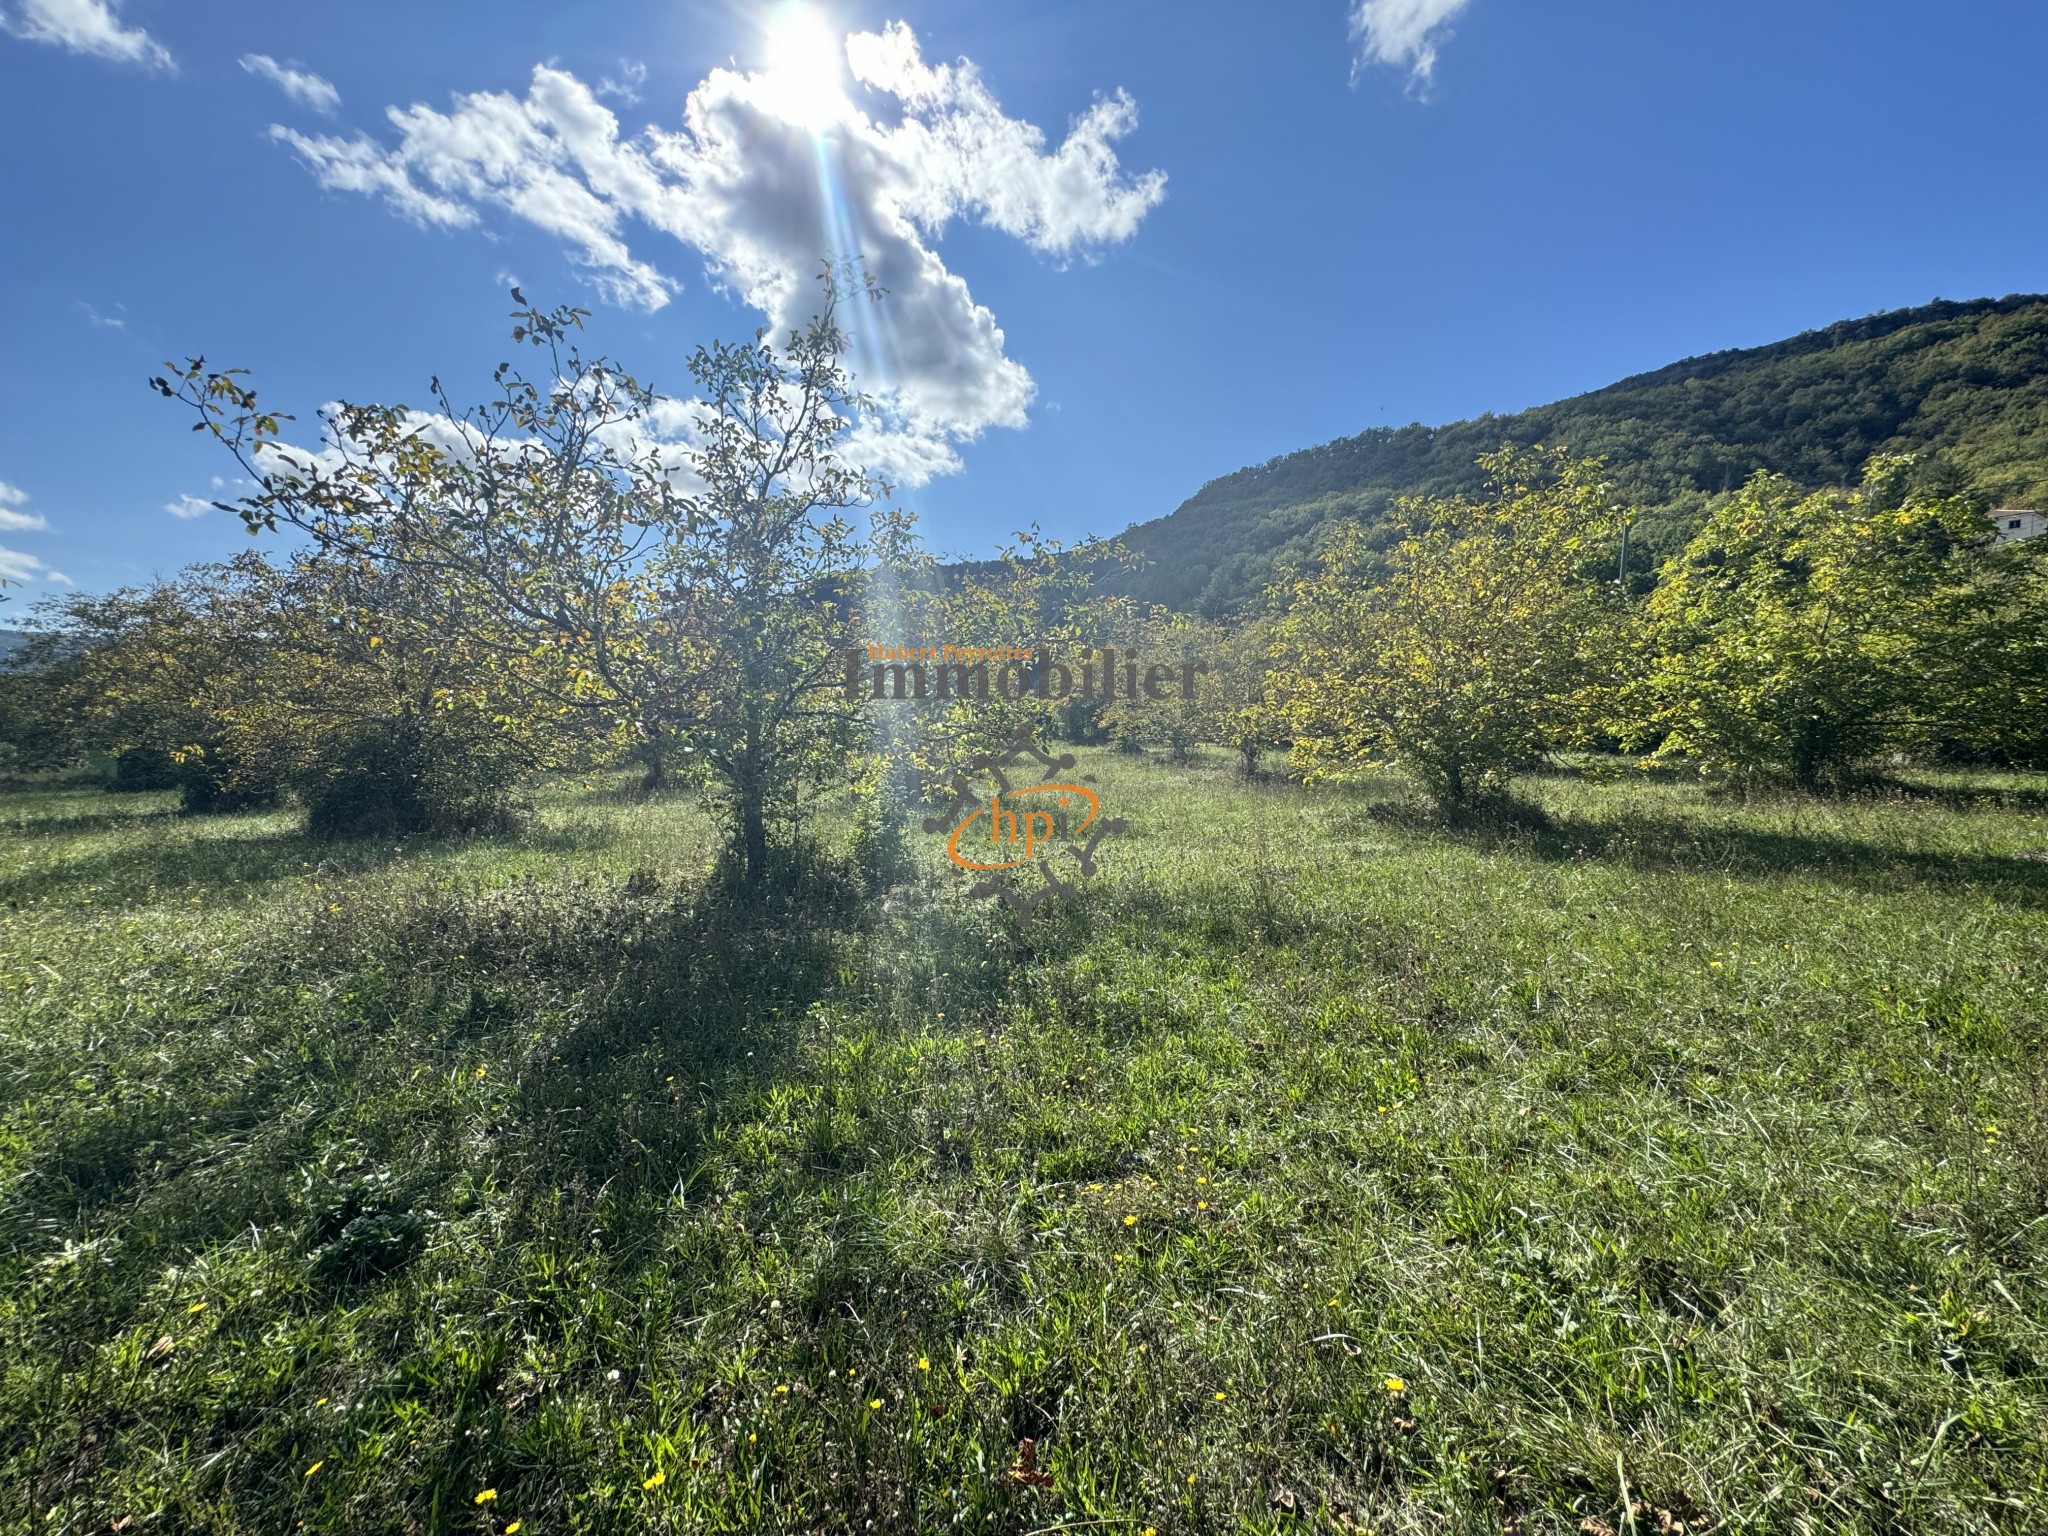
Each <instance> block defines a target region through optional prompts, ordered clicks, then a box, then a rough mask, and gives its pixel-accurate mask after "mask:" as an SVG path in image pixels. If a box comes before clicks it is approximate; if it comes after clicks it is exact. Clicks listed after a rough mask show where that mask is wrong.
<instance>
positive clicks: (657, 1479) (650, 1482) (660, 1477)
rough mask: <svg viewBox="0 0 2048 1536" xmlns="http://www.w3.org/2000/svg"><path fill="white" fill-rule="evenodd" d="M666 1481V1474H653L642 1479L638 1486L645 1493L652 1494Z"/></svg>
mask: <svg viewBox="0 0 2048 1536" xmlns="http://www.w3.org/2000/svg"><path fill="white" fill-rule="evenodd" d="M667 1481H668V1474H667V1473H666V1472H657V1473H655V1474H654V1476H652V1477H650V1478H646V1479H644V1480H643V1481H642V1482H641V1484H640V1486H641V1488H643V1489H644V1490H646V1491H647V1492H649V1493H652V1492H653V1491H654V1490H655V1489H657V1488H659V1487H660V1486H661V1485H662V1484H663V1483H665V1482H667Z"/></svg>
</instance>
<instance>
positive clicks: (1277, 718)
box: [1264, 451, 2048, 809]
mask: <svg viewBox="0 0 2048 1536" xmlns="http://www.w3.org/2000/svg"><path fill="white" fill-rule="evenodd" d="M1485 467H1486V470H1487V472H1488V474H1489V477H1490V479H1491V482H1492V487H1493V489H1492V492H1491V494H1490V495H1489V496H1487V497H1486V498H1484V499H1480V500H1472V501H1411V502H1407V503H1404V504H1403V506H1402V508H1401V511H1400V523H1399V526H1400V530H1401V533H1402V535H1403V537H1402V538H1401V539H1400V540H1399V542H1397V543H1396V544H1394V545H1393V546H1392V548H1391V549H1389V550H1384V551H1383V550H1381V549H1379V548H1377V547H1375V546H1374V545H1373V544H1371V543H1370V542H1368V540H1367V538H1366V537H1365V535H1364V533H1363V532H1362V531H1361V530H1358V529H1356V528H1346V529H1343V530H1340V531H1339V533H1338V534H1337V535H1336V536H1335V537H1334V538H1333V539H1331V541H1330V542H1329V544H1328V546H1327V547H1326V549H1325V552H1324V554H1323V557H1322V559H1321V561H1320V563H1319V565H1318V566H1317V568H1316V569H1315V570H1314V571H1313V572H1312V573H1311V574H1309V575H1307V576H1305V577H1303V578H1300V579H1298V580H1297V581H1295V582H1294V583H1293V585H1292V588H1291V591H1290V592H1289V593H1288V602H1287V605H1286V608H1285V611H1284V614H1283V616H1282V617H1281V618H1280V619H1279V621H1278V623H1277V624H1276V625H1275V626H1274V629H1273V649H1272V653H1271V665H1270V667H1269V669H1268V671H1267V674H1266V687H1267V692H1266V699H1265V703H1264V710H1265V715H1264V723H1265V727H1266V729H1268V730H1269V731H1271V732H1272V733H1273V734H1274V735H1276V736H1278V737H1282V738H1285V739H1288V740H1291V741H1292V743H1293V746H1294V752H1295V756H1296V760H1297V762H1298V763H1299V764H1300V765H1301V766H1302V767H1303V768H1304V769H1305V770H1306V771H1307V772H1308V773H1309V774H1310V775H1312V776H1315V775H1329V774H1334V773H1338V772H1343V771H1346V770H1348V769H1349V768H1351V767H1353V766H1354V765H1356V764H1358V763H1360V762H1362V761H1371V760H1373V759H1375V758H1391V759H1396V760H1399V761H1400V762H1402V763H1404V764H1405V765H1406V766H1407V767H1408V768H1409V769H1410V770H1411V771H1412V773H1413V774H1414V776H1415V777H1416V778H1417V779H1418V780H1419V781H1420V782H1421V784H1422V785H1423V786H1424V787H1425V788H1426V789H1427V790H1428V791H1429V793H1430V794H1431V795H1432V797H1433V798H1434V799H1435V800H1436V801H1437V802H1438V804H1439V805H1440V806H1442V807H1444V808H1446V809H1456V808H1459V807H1462V806H1464V805H1466V804H1467V803H1468V802H1469V801H1471V800H1472V799H1473V798H1475V797H1483V796H1488V795H1493V794H1497V793H1499V792H1500V791H1501V790H1502V788H1503V787H1504V784H1505V780H1506V777H1507V775H1508V774H1509V773H1511V772H1512V771H1513V770H1515V769H1517V768H1520V767H1524V766H1527V765H1528V764H1530V763H1531V762H1533V761H1534V760H1536V759H1537V758H1538V757H1540V756H1541V755H1542V754H1543V753H1545V752H1548V751H1553V750H1568V749H1573V748H1589V747H1607V748H1613V747H1617V746H1619V747H1622V748H1626V749H1630V750H1636V751H1651V752H1654V753H1656V754H1657V755H1659V756H1661V757H1665V758H1670V759H1677V760H1682V761H1686V762H1690V763H1693V764H1697V765H1698V766H1700V767H1702V768H1703V769H1705V770H1707V771H1709V772H1716V773H1734V774H1748V775H1759V774H1763V775H1780V776H1783V777H1785V778H1788V779H1790V780H1791V781H1793V782H1795V783H1796V784H1798V785H1799V786H1801V787H1803V788H1807V789H1815V788H1820V787H1822V786H1824V785H1827V784H1830V783H1840V782H1844V781H1846V780H1848V779H1850V778H1851V777H1853V776H1854V775H1855V774H1856V773H1857V772H1858V771H1859V770H1861V769H1863V768H1865V767H1867V766H1868V765H1869V764H1870V763H1871V762H1873V760H1877V759H1881V758H1884V757H1886V756H1890V755H1894V754H1914V755H1918V756H1921V757H1923V758H1925V757H1935V758H1939V757H1949V758H1955V757H1964V758H1970V759H1975V760H1980V761H1981V760H1994V761H2003V762H2015V763H2026V764H2033V765H2048V667H2044V663H2048V563H2044V561H2043V559H2042V554H2043V551H2042V550H2041V549H2040V548H2039V547H2038V546H2037V545H2031V544H2014V545H2008V546H2004V547H1997V546H1994V545H1993V542H1992V530H1991V525H1990V524H1989V522H1988V521H1987V520H1986V517H1985V515H1984V509H1983V507H1982V505H1981V503H1979V502H1976V501H1974V500H1972V499H1971V498H1969V497H1968V496H1964V495H1937V494H1930V493H1927V492H1925V491H1919V490H1915V489H1914V487H1915V486H1916V485H1917V484H1925V483H1926V477H1924V476H1919V475H1916V474H1915V472H1914V471H1915V465H1914V463H1913V461H1912V460H1911V459H1909V458H1905V457H1889V458H1880V459H1877V460H1874V461H1873V462H1872V463H1871V465H1870V466H1869V468H1868V471H1867V473H1866V476H1865V479H1864V483H1863V485H1862V486H1861V487H1860V488H1857V489H1854V490H1842V491H1822V492H1817V493H1803V492H1801V491H1800V490H1798V489H1797V488H1795V487H1794V486H1793V485H1792V484H1791V483H1789V482H1788V481H1786V480H1784V479H1783V478H1781V477H1777V476H1773V475H1769V474H1759V475H1757V476H1756V477H1755V478H1753V479H1752V480H1751V481H1750V482H1749V483H1748V484H1747V485H1746V486H1744V487H1743V488H1742V489H1741V490H1740V491H1739V492H1737V493H1735V494H1734V495H1732V496H1730V497H1728V498H1726V499H1725V500H1723V501H1722V502H1721V503H1720V504H1719V505H1717V506H1716V507H1715V508H1714V509H1713V510H1712V512H1711V513H1710V515H1709V516H1708V518H1707V520H1706V522H1705V524H1704V526H1703V527H1702V528H1701V529H1700V531H1699V532H1698V533H1697V534H1696V535H1695V536H1694V537H1693V538H1692V540H1691V541H1690V542H1689V543H1688V544H1687V545H1686V546H1685V548H1684V550H1683V552H1682V553H1681V554H1679V555H1678V556H1676V557H1674V558H1672V559H1670V560H1667V561H1666V562H1664V564H1663V567H1662V569H1661V570H1660V571H1659V573H1658V581H1657V584H1656V586H1655V587H1654V589H1653V590H1652V591H1651V592H1650V594H1649V595H1648V597H1647V598H1646V599H1642V600H1636V599H1633V598H1631V597H1630V596H1628V595H1627V593H1626V591H1625V590H1624V588H1623V586H1622V584H1621V583H1620V582H1619V581H1616V580H1607V579H1601V578H1600V576H1598V575H1596V574H1594V573H1593V572H1590V571H1589V570H1588V563H1589V560H1590V559H1592V558H1594V557H1595V556H1597V554H1598V553H1599V552H1601V551H1604V550H1605V549H1607V548H1611V543H1612V537H1613V535H1614V534H1615V533H1616V532H1617V531H1618V530H1619V528H1620V527H1621V526H1622V522H1623V520H1624V519H1625V517H1626V515H1627V514H1626V512H1625V510H1624V509H1622V508H1620V507H1618V506H1617V505H1615V504H1614V502H1613V500H1612V498H1611V496H1610V495H1609V492H1608V490H1607V488H1606V486H1605V484H1604V482H1603V481H1602V479H1601V466H1600V465H1599V464H1598V462H1597V461H1592V460H1583V461H1574V460H1572V459H1570V458H1568V457H1567V456H1566V455H1564V454H1563V453H1561V452H1557V451H1549V452H1541V451H1539V452H1535V453H1511V452H1505V451H1504V452H1503V453H1501V454H1498V455H1495V456H1493V457H1491V458H1489V459H1488V460H1487V461H1485Z"/></svg>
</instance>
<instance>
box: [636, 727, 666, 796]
mask: <svg viewBox="0 0 2048 1536" xmlns="http://www.w3.org/2000/svg"><path fill="white" fill-rule="evenodd" d="M667 788H668V746H667V743H665V742H664V741H663V740H662V739H661V737H660V736H658V735H657V736H654V737H651V738H650V739H649V740H648V743H647V772H646V774H645V775H644V776H643V777H642V778H641V780H640V793H641V794H643V795H651V794H654V793H655V792H656V791H658V790H664V789H667Z"/></svg>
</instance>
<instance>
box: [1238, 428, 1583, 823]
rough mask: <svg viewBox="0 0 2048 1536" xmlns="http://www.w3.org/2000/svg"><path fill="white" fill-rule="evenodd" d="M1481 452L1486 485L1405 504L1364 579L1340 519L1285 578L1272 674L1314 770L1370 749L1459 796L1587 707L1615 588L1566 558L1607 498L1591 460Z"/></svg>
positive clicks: (1515, 763) (1562, 730)
mask: <svg viewBox="0 0 2048 1536" xmlns="http://www.w3.org/2000/svg"><path fill="white" fill-rule="evenodd" d="M1484 468H1485V470H1486V473H1487V474H1488V476H1489V477H1490V478H1491V482H1492V485H1491V494H1490V495H1489V496H1487V497H1486V498H1485V499H1484V500H1478V501H1419V500H1418V501H1409V502H1404V503H1403V504H1402V505H1401V507H1400V508H1399V509H1398V510H1397V512H1396V514H1395V516H1396V519H1397V521H1396V526H1397V527H1398V528H1399V530H1400V532H1401V534H1402V538H1401V540H1400V542H1399V543H1398V544H1396V545H1395V546H1394V548H1393V550H1392V553H1391V555H1390V557H1389V564H1390V569H1389V570H1388V571H1387V572H1386V574H1385V575H1384V576H1383V577H1381V578H1379V579H1377V580H1367V579H1365V578H1364V576H1363V575H1362V573H1361V570H1360V567H1361V566H1362V565H1363V564H1364V563H1365V561H1366V560H1367V559H1368V558H1369V555H1368V552H1367V548H1366V543H1365V539H1364V535H1363V532H1362V530H1361V529H1360V528H1359V526H1358V525H1357V524H1345V525H1343V527H1342V528H1341V529H1340V531H1339V533H1338V535H1337V537H1336V538H1335V539H1334V540H1333V541H1332V542H1331V545H1330V547H1329V549H1328V551H1327V553H1326V555H1325V557H1324V560H1323V563H1322V566H1321V568H1320V569H1319V570H1318V571H1317V572H1316V573H1315V574H1314V575H1313V576H1311V577H1309V578H1308V579H1306V580H1304V581H1302V582H1300V583H1299V584H1298V585H1297V586H1296V588H1295V590H1294V592H1293V594H1292V601H1291V604H1290V606H1289V608H1288V610H1287V613H1286V615H1285V616H1284V617H1283V618H1282V619H1281V621H1280V623H1279V626H1278V631H1277V637H1278V650H1279V657H1278V666H1277V667H1276V669H1275V672H1274V675H1273V678H1272V682H1271V687H1272V691H1273V694H1274V707H1275V709H1276V711H1277V713H1278V715H1279V717H1280V718H1281V719H1282V720H1284V721H1285V722H1286V727H1287V733H1288V735H1289V736H1290V738H1291V739H1292V740H1293V742H1294V758H1295V762H1296V765H1297V766H1298V767H1300V768H1301V769H1302V770H1303V771H1304V772H1306V773H1307V774H1308V775H1309V776H1310V777H1321V776H1325V775H1328V774H1332V773H1338V772H1343V771H1346V770H1348V769H1350V768H1353V767H1356V766H1357V765H1358V764H1359V763H1361V762H1370V761H1372V760H1373V759H1374V758H1376V757H1378V758H1384V759H1386V760H1390V761H1396V762H1399V763H1401V764H1402V765H1403V766H1404V767H1406V768H1407V769H1408V770H1409V772H1410V773H1411V774H1412V775H1413V776H1414V777H1415V778H1416V779H1417V780H1418V781H1419V782H1420V783H1421V785H1422V786H1423V788H1424V789H1425V790H1426V791H1427V792H1428V793H1429V795H1430V796H1431V798H1432V799H1434V800H1435V801H1436V803H1437V804H1438V806H1439V807H1441V808H1443V809H1445V810H1449V811H1455V810H1459V809H1462V808H1463V807H1464V806H1465V805H1466V804H1467V803H1468V802H1469V801H1470V800H1471V799H1472V798H1473V797H1474V796H1475V795H1479V796H1488V795H1491V794H1492V793H1495V792H1497V791H1499V790H1500V789H1502V788H1503V787H1504V784H1505V779H1506V776H1507V775H1508V774H1509V773H1510V772H1512V771H1513V770H1514V769H1517V768H1520V767H1525V766H1527V765H1528V764H1529V763H1531V762H1533V761H1534V760H1535V759H1536V758H1537V757H1538V756H1540V755H1541V754H1542V753H1543V752H1544V751H1546V750H1549V749H1552V748H1556V747H1560V746H1566V745H1571V744H1573V743H1574V742H1575V741H1578V740H1582V739H1583V738H1584V737H1585V736H1586V735H1587V734H1588V732H1589V730H1590V728H1591V726H1592V724H1593V722H1594V721H1596V720H1597V719H1598V717H1599V714H1600V708H1601V706H1600V703H1599V700H1600V699H1601V697H1602V696H1603V695H1604V693H1605V691H1606V689H1607V688H1608V687H1610V686H1611V684H1612V682H1613V680H1614V677H1615V675H1616V673H1615V667H1616V663H1617V660H1618V657H1617V648H1616V644H1615V642H1616V638H1617V635H1618V632H1619V626H1618V624H1617V619H1618V617H1619V604H1618V600H1617V597H1616V594H1614V593H1613V592H1612V591H1609V590H1606V589H1603V588H1602V587H1601V586H1599V585H1597V584H1594V583H1590V582H1587V581H1585V580H1583V579H1582V578H1581V576H1580V574H1579V567H1580V565H1581V564H1582V563H1583V560H1584V557H1585V551H1586V548H1587V546H1588V545H1589V544H1591V543H1593V542H1595V541H1597V540H1598V539H1600V538H1601V537H1602V536H1603V535H1604V534H1605V533H1606V532H1608V531H1609V529H1611V528H1612V527H1613V526H1615V524H1616V523H1617V522H1618V520H1619V518H1620V515H1621V514H1620V511H1619V509H1618V508H1617V507H1616V506H1615V505H1614V503H1613V500H1612V496H1611V493H1610V491H1609V489H1608V487H1607V485H1606V484H1605V483H1604V482H1603V481H1602V480H1601V479H1600V476H1599V466H1598V465H1597V464H1594V463H1590V462H1583V463H1574V462H1572V461H1571V460H1569V459H1567V458H1566V457H1565V456H1564V455H1562V454H1561V453H1557V452H1554V451H1553V452H1551V453H1548V454H1531V455H1526V456H1525V455H1519V454H1515V453H1509V452H1502V453H1500V454H1496V455H1493V456H1490V457H1489V458H1488V459H1487V460H1486V462H1485V465H1484Z"/></svg>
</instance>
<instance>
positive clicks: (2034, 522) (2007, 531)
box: [1991, 507, 2048, 544]
mask: <svg viewBox="0 0 2048 1536" xmlns="http://www.w3.org/2000/svg"><path fill="white" fill-rule="evenodd" d="M1991 526H1992V527H1993V528H1994V529H1996V530H1997V532H1996V533H1995V534H1994V535H1993V536H1992V542H1993V543H1997V544H2010V543H2011V542H2012V541H2013V540H2014V539H2038V538H2039V537H2041V535H2042V534H2044V533H2048V517H2043V516H2042V515H2041V514H2040V513H2039V512H2029V511H2028V510H2027V509H2026V508H2025V507H2000V508H1999V509H1998V510H1997V511H1996V512H1994V513H1992V514H1991Z"/></svg>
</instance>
